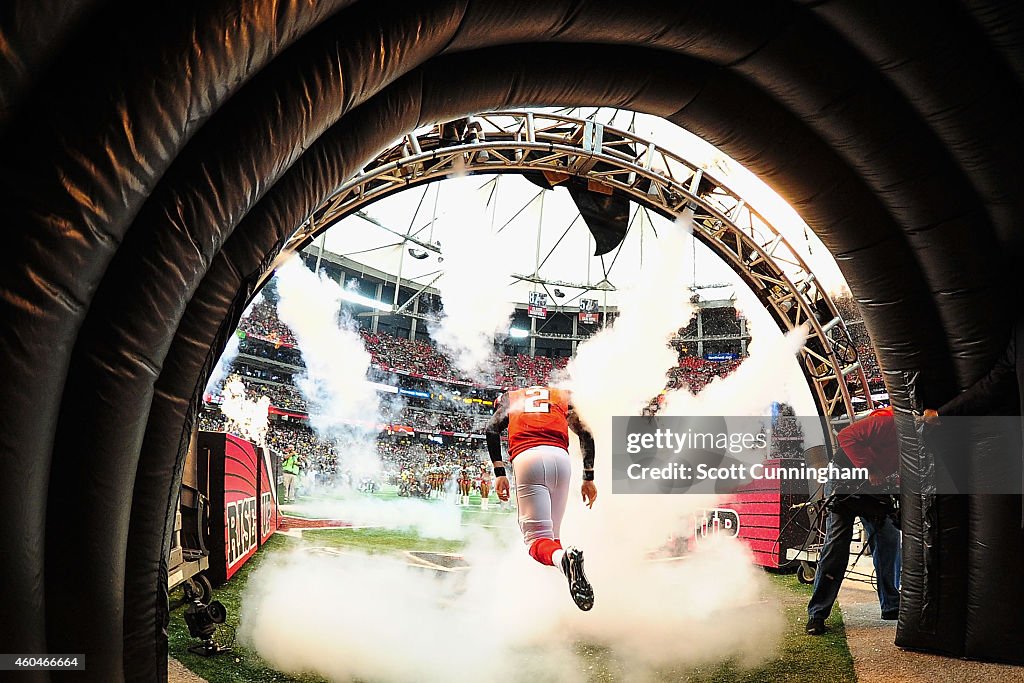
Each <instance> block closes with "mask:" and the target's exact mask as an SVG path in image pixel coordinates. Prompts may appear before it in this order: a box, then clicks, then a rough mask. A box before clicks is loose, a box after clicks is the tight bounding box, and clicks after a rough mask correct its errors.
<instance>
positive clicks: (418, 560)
mask: <svg viewBox="0 0 1024 683" xmlns="http://www.w3.org/2000/svg"><path fill="white" fill-rule="evenodd" d="M363 497H364V498H365V499H367V500H370V501H373V502H374V504H376V503H377V502H379V503H381V504H385V503H386V502H388V501H392V502H393V501H395V500H400V499H399V498H398V497H397V495H396V492H395V491H394V490H393V489H391V488H389V487H385V489H384V490H382V491H380V492H378V493H375V494H366V495H365V496H363ZM496 502H497V501H496V499H495V498H494V496H493V495H492V498H491V506H490V509H489V510H486V511H483V510H481V509H480V502H479V496H474V497H473V498H472V499H471V501H470V505H469V506H468V507H465V508H463V507H461V506H455V505H454V503H453V502H451V501H449V500H429V501H423V504H425V505H430V506H438V510H439V511H442V512H444V513H445V514H446V515H448V514H454V515H456V517H455V519H456V520H458V521H460V522H461V524H462V525H463V526H465V527H468V528H477V529H479V530H482V531H483V532H484V533H493V534H495V535H503V536H504V537H507V535H508V531H509V530H512V531H514V530H515V526H516V522H515V516H514V514H513V512H512V511H511V510H501V509H498V506H497V505H496ZM336 504H337V501H336V500H334V501H332V500H331V496H319V497H303V496H300V498H299V501H298V504H297V505H295V506H290V507H291V509H290V510H289V508H285V509H286V511H288V514H289V517H290V518H289V520H288V522H289V523H288V525H287V526H288V530H287V531H284V532H279V533H277V534H275V535H274V537H273V538H271V540H270V542H269V543H268V544H267V545H266V546H265V547H264V548H263V549H262V550H261V551H260V552H259V553H257V555H256V557H255V558H254V559H253V560H251V561H250V562H249V563H247V564H246V565H245V566H244V567H243V568H242V569H241V570H240V571H239V572H238V573H237V574H236V575H235V576H234V577H233V578H232V579H231V580H230V581H229V582H228V583H227V584H225V585H223V586H221V587H220V588H218V589H216V590H215V592H214V598H215V599H217V600H219V601H220V602H222V603H223V604H224V605H225V607H226V608H227V613H228V617H227V621H226V623H224V624H222V625H221V626H220V627H219V628H218V633H217V636H216V639H217V641H218V642H219V643H221V644H223V645H227V644H230V645H232V646H233V648H234V649H233V651H232V652H230V653H227V654H223V655H219V656H217V657H211V658H203V657H199V656H197V655H194V654H191V653H189V652H188V651H187V648H188V647H189V646H190V645H192V644H194V643H195V642H196V641H195V639H193V638H191V637H190V636H189V633H188V628H187V627H186V625H185V622H184V619H183V616H182V611H183V610H181V609H179V610H177V611H175V612H174V613H173V614H172V615H171V623H170V626H169V637H170V654H171V656H172V657H174V658H176V659H178V660H179V661H180V662H181V663H182V664H184V665H185V666H186V667H187V668H188V669H190V670H192V671H193V672H195V673H196V674H198V675H199V676H201V677H202V678H204V679H206V680H207V681H210V683H222V682H228V681H232V682H234V681H237V682H243V681H257V682H264V681H266V682H269V681H274V682H287V681H303V682H305V681H326V680H357V679H326V678H322V677H320V676H319V675H315V674H312V673H288V674H286V673H282V672H280V671H276V670H274V669H273V668H271V667H270V666H269V665H268V664H267V663H266V662H265V661H264V660H263V659H262V658H261V657H260V656H259V655H258V654H257V653H256V652H255V651H253V650H250V649H248V648H247V647H245V646H244V645H243V644H242V643H241V642H240V641H236V640H235V632H236V629H238V626H239V615H240V612H241V607H242V598H243V593H244V592H245V588H246V585H247V583H248V581H249V579H250V577H252V576H253V575H254V573H256V572H258V569H259V567H260V566H261V565H262V564H264V563H266V562H267V561H268V560H269V559H270V558H273V557H275V556H278V557H280V556H281V554H288V553H292V552H293V551H295V550H297V549H301V550H302V551H303V552H305V553H308V555H309V557H311V558H312V557H316V556H336V555H337V556H345V555H346V554H351V555H360V556H362V555H364V554H369V555H371V556H373V557H378V556H379V557H381V558H388V559H391V560H398V561H401V562H405V563H408V564H410V565H413V566H417V567H419V568H421V569H422V570H423V571H424V572H427V573H431V572H434V573H437V575H439V576H440V575H444V574H445V573H446V572H455V573H456V574H457V573H458V572H466V571H472V568H467V567H466V566H465V563H464V562H463V561H462V559H461V557H460V555H459V553H460V551H461V550H462V549H463V547H464V541H462V540H459V539H457V538H445V537H437V536H431V535H430V534H429V533H423V531H422V530H417V529H415V528H406V529H401V528H382V527H377V526H368V525H367V526H364V525H355V526H353V527H344V528H310V527H315V526H316V525H317V524H319V523H321V522H317V521H314V519H315V517H316V515H313V514H311V513H313V512H316V511H317V510H318V509H319V510H328V511H330V510H332V509H334V508H332V507H331V506H332V505H336ZM442 506H443V507H442ZM449 508H455V509H454V510H452V509H449ZM300 515H301V516H300ZM337 521H342V520H329V519H327V520H323V522H325V523H327V524H328V525H329V526H333V523H334V522H337ZM304 527H305V528H304ZM524 552H525V551H524ZM304 556H305V555H303V557H304ZM371 561H372V560H371ZM381 561H383V560H381ZM447 576H452V574H450V573H449V574H447ZM768 578H769V580H770V590H771V591H772V593H773V595H772V596H771V597H772V598H773V599H775V600H777V601H778V603H779V605H780V609H781V610H783V611H784V613H785V614H784V617H785V623H786V632H785V635H784V638H783V640H782V643H781V646H780V648H779V650H778V652H777V653H776V656H775V658H773V659H771V660H770V661H768V662H765V663H763V664H761V665H760V666H757V667H756V668H752V669H743V668H740V667H739V666H738V665H737V664H736V663H735V662H731V661H724V662H719V663H716V664H714V665H713V666H701V667H696V668H693V667H663V668H660V669H657V670H655V671H653V672H648V673H647V674H646V675H645V677H644V679H643V680H644V682H645V683H646V681H651V682H652V683H655V682H661V681H707V682H712V681H714V682H718V681H723V682H724V681H746V682H749V683H754V682H761V681H808V682H810V681H815V682H817V681H854V680H855V676H854V672H853V663H852V660H851V657H850V653H849V650H848V648H847V645H846V638H845V633H844V630H843V626H842V620H841V616H840V615H839V610H835V611H834V613H833V617H832V619H831V620H830V622H829V625H830V626H831V629H832V630H831V632H830V633H829V634H827V635H825V636H822V637H818V638H810V637H807V636H805V635H804V634H803V626H804V621H805V620H806V612H805V606H806V602H807V599H808V596H809V592H810V588H809V586H805V585H803V584H800V583H799V582H798V581H797V580H796V577H795V575H779V574H772V575H770V576H769V577H768ZM566 599H567V600H568V599H569V598H568V596H566ZM295 609H296V610H301V609H302V605H295ZM380 616H381V618H382V619H384V620H389V619H390V620H404V619H409V620H415V619H416V615H415V614H412V613H408V614H391V613H388V614H381V615H380ZM482 627H483V628H487V625H486V624H483V625H482ZM492 635H493V637H494V638H501V633H500V632H494V633H493V634H492ZM679 637H680V638H700V634H680V635H679ZM572 649H573V651H574V657H573V658H572V659H573V661H572V666H574V667H577V668H579V669H580V673H581V675H582V677H583V679H584V680H587V681H602V682H604V681H608V682H610V681H626V682H629V681H633V680H637V678H636V676H631V675H630V671H629V670H628V667H627V666H626V665H624V663H623V662H622V660H621V658H619V657H617V656H616V655H615V653H613V652H610V651H609V650H607V649H605V648H602V647H597V646H594V645H593V644H590V643H586V642H579V643H575V644H574V646H573V648H572ZM395 656H402V653H401V652H397V653H395ZM358 680H363V681H366V683H373V682H374V679H372V678H363V679H358ZM382 680H387V681H393V680H395V679H394V677H390V678H386V679H382ZM451 680H453V681H455V683H458V682H459V681H463V680H464V681H467V682H471V681H472V682H475V681H502V680H506V679H505V678H503V677H502V676H500V675H499V674H496V673H494V672H492V671H488V670H486V669H485V670H467V671H466V672H465V677H464V678H457V679H451ZM535 680H537V681H542V680H547V679H544V678H543V677H537V678H536V679H535ZM551 680H558V679H557V678H552V679H551ZM410 683H413V682H412V681H410Z"/></svg>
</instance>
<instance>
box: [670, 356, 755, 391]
mask: <svg viewBox="0 0 1024 683" xmlns="http://www.w3.org/2000/svg"><path fill="white" fill-rule="evenodd" d="M739 364H740V361H738V360H727V361H710V360H704V359H703V358H700V357H699V356H680V357H679V365H678V366H677V367H674V368H672V369H671V370H670V371H669V375H668V385H667V387H666V388H667V389H680V388H682V387H683V386H687V387H689V388H690V392H691V393H694V394H696V393H699V392H700V391H701V390H703V389H704V387H706V386H707V385H708V382H710V381H711V380H713V379H714V378H715V377H725V376H726V375H728V374H729V373H731V372H732V371H733V370H735V369H736V368H737V367H739Z"/></svg>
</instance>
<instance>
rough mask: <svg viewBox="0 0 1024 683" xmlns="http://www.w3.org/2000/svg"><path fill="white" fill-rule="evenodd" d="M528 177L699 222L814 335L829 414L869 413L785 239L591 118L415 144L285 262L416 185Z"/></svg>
mask: <svg viewBox="0 0 1024 683" xmlns="http://www.w3.org/2000/svg"><path fill="white" fill-rule="evenodd" d="M453 132H454V135H453ZM529 171H533V172H544V173H545V174H546V175H547V177H548V178H549V179H554V181H555V182H557V181H558V179H559V178H566V177H568V176H569V175H574V176H579V177H583V178H585V179H586V180H587V181H588V184H589V187H590V188H591V189H593V190H597V191H601V192H617V193H622V194H624V195H628V197H629V198H630V199H631V200H632V201H635V202H637V203H639V204H641V205H644V206H646V207H648V208H649V209H651V210H653V211H657V212H658V213H660V214H662V215H664V216H666V217H668V218H675V217H678V216H680V215H683V214H684V212H685V213H687V214H691V213H692V218H693V223H694V228H695V231H694V236H695V237H696V238H697V239H699V240H700V241H701V242H703V243H704V244H705V245H707V246H708V247H709V248H711V249H712V250H713V251H714V252H715V253H716V254H718V255H719V256H720V257H721V258H722V259H724V260H725V261H726V263H728V264H729V266H730V267H731V268H732V269H733V270H734V271H735V272H736V274H737V275H738V276H739V277H740V278H741V279H742V280H743V281H744V282H745V283H746V284H747V285H748V286H749V287H750V288H751V289H752V290H753V292H754V293H755V295H756V296H757V297H758V299H759V300H760V301H761V302H762V303H763V304H764V305H765V307H766V308H767V309H768V311H769V312H770V313H771V314H772V316H773V317H774V318H775V320H776V322H777V323H778V324H779V327H780V328H781V329H782V330H785V331H788V330H792V329H794V328H796V327H798V326H799V325H802V324H805V323H806V324H807V325H808V326H809V329H810V334H809V336H808V339H807V343H806V344H805V346H804V348H803V349H802V352H801V356H802V358H801V360H802V363H801V365H802V369H803V371H804V374H805V376H806V378H807V381H808V384H809V386H810V387H811V390H812V393H813V394H814V397H815V400H816V402H817V404H818V407H819V410H820V411H821V414H822V415H823V416H826V417H828V418H830V419H832V420H843V419H855V416H856V413H857V409H858V408H859V409H860V410H861V411H863V410H865V409H869V408H871V406H872V400H871V392H870V390H869V388H868V382H867V378H866V377H865V374H864V370H863V368H862V367H861V364H860V362H859V360H858V357H857V349H856V347H855V345H854V344H853V342H852V341H851V338H850V335H849V333H848V332H847V329H846V324H845V322H844V321H843V319H842V317H841V315H840V314H839V311H838V309H837V308H836V306H835V304H834V303H833V301H832V299H831V297H829V295H828V293H827V292H826V291H825V290H824V289H823V288H822V287H820V286H819V285H818V283H817V281H816V279H815V276H814V273H813V272H812V271H811V270H810V268H809V267H808V266H807V264H806V262H805V261H804V260H803V258H802V257H801V256H800V255H799V253H798V252H797V251H796V250H794V249H793V248H792V246H791V245H790V243H789V242H788V241H787V240H786V238H785V237H784V236H783V235H782V234H781V233H780V232H779V231H778V230H777V229H775V228H774V227H773V226H772V225H771V223H769V222H768V221H767V220H766V219H765V218H764V217H763V216H762V215H761V214H760V213H758V212H757V210H756V209H755V208H754V207H752V206H750V204H749V203H748V202H747V201H745V200H744V199H743V198H742V197H741V196H739V195H738V194H737V193H735V192H733V191H732V190H731V189H729V187H727V186H726V185H725V184H724V183H723V182H721V181H719V180H718V179H716V178H715V176H714V174H713V173H711V172H709V171H708V170H706V169H703V168H701V167H699V166H698V165H696V164H693V163H691V162H689V161H687V160H686V159H684V158H682V157H680V156H678V155H676V154H673V153H672V152H671V151H669V150H667V149H664V148H663V147H660V146H658V145H656V144H655V143H654V142H651V141H650V140H645V139H643V138H640V137H638V136H637V135H635V134H634V133H631V132H628V131H625V130H621V129H617V128H612V127H609V126H606V125H603V124H601V123H598V122H597V121H595V120H593V119H581V118H573V117H570V116H564V115H561V114H547V113H539V112H532V111H505V112H491V113H485V114H478V115H476V116H474V117H473V118H472V119H463V120H461V121H459V122H455V123H454V125H453V124H452V123H448V124H439V125H437V126H434V127H433V128H431V129H429V130H426V131H420V132H417V133H415V134H409V135H406V136H405V137H404V138H403V139H402V140H400V141H399V142H398V143H397V144H395V145H393V146H392V147H390V148H388V149H386V150H384V151H383V152H382V153H381V154H380V155H378V156H377V158H376V159H374V160H373V161H372V162H371V163H370V164H368V165H367V166H366V167H365V168H364V169H363V170H362V171H361V172H360V173H358V174H357V175H356V176H355V177H353V178H352V179H351V180H349V181H348V182H347V183H345V184H344V185H343V186H341V187H340V188H339V189H338V191H337V192H335V193H334V194H333V195H332V196H331V197H330V198H329V199H328V200H327V201H326V202H324V204H323V205H322V206H321V207H320V208H319V209H317V211H315V212H314V214H313V216H312V217H311V218H310V220H309V221H307V222H306V223H304V224H303V225H302V226H301V227H300V229H299V230H298V231H297V232H296V233H295V235H293V237H292V238H291V239H290V240H289V241H288V243H287V244H286V245H285V247H284V249H283V251H282V254H281V255H280V257H279V260H278V263H280V262H281V261H282V260H283V259H284V258H287V256H288V255H290V254H291V253H293V252H295V251H297V250H299V249H301V248H302V247H303V246H305V245H306V244H308V243H309V242H310V241H311V240H313V239H314V238H315V237H316V236H317V235H318V234H319V233H321V232H323V231H325V230H327V229H328V228H330V227H331V226H333V225H334V224H336V223H337V222H338V221H340V220H341V219H343V218H345V217H346V216H349V215H350V214H353V213H355V212H356V211H358V210H359V209H360V208H361V207H364V206H366V205H368V204H370V203H372V202H375V201H378V200H380V199H383V198H384V197H387V196H389V195H391V194H393V193H396V192H400V191H402V190H405V189H408V188H410V187H412V186H415V185H420V184H423V183H428V182H431V181H436V180H443V179H445V178H448V177H451V176H456V175H464V174H495V173H523V172H529ZM855 398H856V399H859V400H858V401H856V403H858V404H859V405H855V401H854V399H855Z"/></svg>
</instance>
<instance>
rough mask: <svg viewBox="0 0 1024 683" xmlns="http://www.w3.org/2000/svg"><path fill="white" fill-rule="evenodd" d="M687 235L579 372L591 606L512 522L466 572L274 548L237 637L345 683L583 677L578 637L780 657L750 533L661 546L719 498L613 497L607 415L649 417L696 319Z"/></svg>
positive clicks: (577, 532) (629, 297)
mask: <svg viewBox="0 0 1024 683" xmlns="http://www.w3.org/2000/svg"><path fill="white" fill-rule="evenodd" d="M686 239H687V237H686V223H685V222H684V223H683V224H682V225H680V226H676V228H675V231H674V232H673V231H665V232H663V233H662V234H661V235H660V237H659V243H658V246H659V248H658V249H657V250H656V251H657V253H658V254H660V259H659V260H658V261H657V262H655V263H651V264H649V265H648V266H647V267H646V268H645V271H644V273H643V276H642V277H641V280H640V281H639V282H637V283H636V286H635V287H634V288H633V289H632V290H631V291H630V292H625V293H623V295H622V299H621V303H620V312H621V316H620V317H619V319H618V320H617V321H616V323H615V325H614V326H613V327H611V328H608V329H606V330H603V331H601V332H600V333H598V334H597V335H595V336H594V337H593V338H592V339H591V340H589V341H587V342H586V343H584V344H583V345H581V347H580V349H579V353H578V355H577V357H576V358H575V359H574V360H573V361H572V362H571V364H570V366H569V368H568V371H567V378H566V380H565V384H566V385H567V386H568V387H570V388H571V389H572V390H573V392H574V402H575V404H576V407H577V409H578V410H579V412H580V413H581V415H582V417H583V418H584V420H585V421H586V422H587V423H588V424H589V425H590V428H591V430H592V431H593V432H594V434H595V438H596V440H597V447H598V452H597V468H598V471H597V486H598V488H599V498H598V501H597V503H596V504H595V506H594V508H593V509H592V510H588V509H587V508H585V506H584V505H583V503H582V501H581V499H580V481H581V477H580V474H581V473H580V454H579V448H578V442H577V441H576V440H575V439H572V440H571V441H572V444H571V451H572V456H573V461H574V470H573V480H572V483H571V484H570V492H569V505H568V510H567V514H566V518H565V520H564V522H563V526H562V534H561V537H562V538H563V539H564V542H565V543H566V544H576V545H579V546H580V547H582V548H583V549H584V550H585V552H586V558H587V573H588V576H589V577H590V579H591V581H592V582H593V584H594V586H595V593H596V602H595V606H594V609H593V610H592V611H590V612H587V613H583V612H580V611H578V610H577V609H576V607H575V606H574V605H573V603H572V601H571V599H570V598H569V596H568V595H567V594H566V593H567V589H566V584H565V580H564V578H563V577H562V576H561V574H560V572H558V570H556V569H553V568H551V567H543V566H541V565H539V564H537V563H535V562H534V561H533V560H531V559H530V558H529V556H528V555H527V553H526V548H525V546H524V545H523V543H522V540H521V537H520V535H519V532H518V529H516V528H515V526H514V525H513V524H512V523H511V520H509V519H507V518H505V519H504V520H503V521H504V522H505V524H504V525H502V522H501V521H499V522H495V523H497V524H499V525H502V528H500V529H496V530H491V531H493V533H491V534H488V535H486V536H478V535H476V534H473V535H472V536H471V537H470V539H469V540H468V545H467V547H466V549H465V551H464V554H465V557H466V559H467V561H468V562H469V564H470V565H471V567H472V568H471V569H470V570H469V571H467V572H454V573H450V574H446V575H445V576H444V577H441V578H438V577H435V576H433V575H432V574H431V573H429V572H426V571H425V570H423V569H416V568H412V567H409V566H406V565H405V564H404V563H402V562H400V561H391V560H383V561H382V560H380V559H377V558H374V559H373V560H372V561H371V560H369V559H367V558H365V557H362V556H359V555H347V556H344V557H323V556H318V555H310V554H309V553H302V552H299V553H295V554H291V555H284V556H277V557H272V558H270V559H269V560H268V561H267V562H265V563H264V564H263V565H262V566H261V567H260V568H259V569H257V570H256V572H255V573H254V575H253V577H252V578H251V579H250V582H249V586H248V588H247V591H246V594H245V595H244V596H243V611H242V629H241V631H240V636H241V637H242V639H243V641H244V642H246V643H248V644H249V645H251V646H252V647H254V648H255V649H256V650H257V651H258V652H259V653H260V655H261V656H262V657H263V658H264V659H266V660H267V661H268V662H269V663H270V664H271V665H272V666H274V667H276V668H278V669H281V670H284V671H287V672H300V671H313V672H316V673H318V674H320V675H323V676H326V677H328V678H330V679H331V680H336V681H347V680H349V679H351V678H352V677H356V678H361V679H372V680H379V681H409V680H417V681H427V682H430V681H462V680H469V679H472V680H501V681H512V682H515V681H531V682H532V681H566V682H568V683H575V682H577V681H579V682H582V681H584V680H591V679H592V678H593V675H594V674H595V671H594V669H593V668H591V667H593V666H594V661H593V660H592V659H588V658H586V657H584V656H581V654H580V650H579V647H578V645H579V644H580V643H585V644H587V645H590V646H597V647H599V648H605V650H604V651H605V653H606V654H605V657H606V658H607V659H606V662H608V663H609V667H610V669H612V670H620V671H622V672H626V673H624V675H623V676H622V677H623V678H625V679H628V680H631V681H644V680H648V679H649V678H652V677H654V672H655V671H656V670H658V669H661V668H662V667H665V666H675V665H690V666H694V665H701V664H707V663H712V662H720V661H724V660H727V659H731V660H733V661H735V662H736V663H738V664H739V665H741V666H746V665H754V664H757V663H759V662H762V661H764V660H765V659H767V658H769V657H771V656H772V655H773V654H774V652H775V649H776V648H777V646H778V641H779V637H780V634H781V632H782V630H783V627H784V624H783V618H782V614H781V609H780V608H779V606H778V605H776V604H774V603H773V602H772V601H771V600H766V599H765V596H766V595H767V594H768V586H767V581H766V579H765V578H764V576H763V574H762V573H761V571H760V570H759V569H757V568H756V567H755V566H754V564H753V561H752V558H751V556H750V553H749V551H748V550H747V548H746V547H745V546H744V545H743V544H742V543H740V542H739V541H738V540H736V539H731V538H716V539H708V540H705V541H702V542H700V543H697V544H696V546H695V548H694V549H693V550H692V551H691V552H690V553H688V554H687V556H686V557H685V558H684V559H681V560H673V561H666V562H652V561H650V559H649V553H650V551H651V550H652V549H655V548H657V547H658V546H659V545H661V544H663V543H664V542H665V541H666V540H667V539H668V538H669V537H671V536H688V535H690V534H692V532H693V524H694V520H693V515H694V513H696V512H699V511H700V510H701V509H702V508H705V507H713V506H714V498H713V497H702V496H682V495H677V496H671V495H663V496H621V495H620V496H613V495H612V494H611V462H610V461H611V457H610V452H609V445H610V442H611V439H610V426H611V419H610V417H611V416H613V415H636V414H639V413H640V411H641V410H642V409H643V407H644V406H645V405H646V404H647V402H648V400H649V399H651V398H652V397H654V396H656V395H657V394H658V393H659V392H660V391H661V390H662V389H663V388H664V386H665V382H666V372H667V371H668V369H669V368H670V367H672V366H674V365H675V364H676V353H675V352H674V351H673V350H672V349H670V348H669V347H668V346H667V344H668V341H669V340H670V338H671V337H672V335H673V334H674V333H675V332H676V331H677V330H678V329H679V328H680V327H683V326H685V325H686V324H687V322H688V321H689V318H690V317H691V316H692V314H693V308H692V305H691V304H690V303H689V297H690V293H689V292H688V291H687V290H686V288H685V281H684V278H683V273H685V271H686V269H685V268H683V267H680V265H681V264H680V263H679V261H680V260H681V255H683V254H686V253H687V250H686V249H685V248H684V247H685V244H686ZM666 292H671V293H672V296H670V297H666V296H665V293H666ZM492 303H493V302H492ZM794 343H795V342H794ZM790 353H791V352H790V350H789V349H779V350H777V353H776V354H775V356H774V357H773V358H772V359H771V360H772V362H775V363H783V362H792V360H791V358H789V357H788V356H789V354H790ZM765 355H766V356H768V355H770V354H768V353H767V352H766V354H765ZM747 362H750V361H749V360H748V361H747ZM757 362H761V361H757ZM742 403H743V401H742V400H740V401H737V402H736V403H735V404H734V409H736V410H742V409H743V405H742ZM498 519H499V520H500V519H501V518H500V517H499V518H498Z"/></svg>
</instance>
